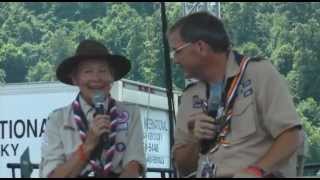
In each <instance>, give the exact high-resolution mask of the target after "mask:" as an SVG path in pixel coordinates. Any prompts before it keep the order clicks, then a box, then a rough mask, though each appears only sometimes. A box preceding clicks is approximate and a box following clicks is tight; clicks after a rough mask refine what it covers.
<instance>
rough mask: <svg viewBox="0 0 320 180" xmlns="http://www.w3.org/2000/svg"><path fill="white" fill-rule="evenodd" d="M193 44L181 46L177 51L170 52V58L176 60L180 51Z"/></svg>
mask: <svg viewBox="0 0 320 180" xmlns="http://www.w3.org/2000/svg"><path fill="white" fill-rule="evenodd" d="M190 45H191V43H185V44H182V45H181V46H179V47H177V48H176V49H174V50H172V51H171V52H170V58H171V59H174V57H175V56H176V54H177V53H179V52H180V51H182V50H183V49H184V48H186V47H188V46H190Z"/></svg>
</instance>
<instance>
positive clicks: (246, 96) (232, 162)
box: [175, 53, 300, 177]
mask: <svg viewBox="0 0 320 180" xmlns="http://www.w3.org/2000/svg"><path fill="white" fill-rule="evenodd" d="M239 71H240V69H239V65H238V64H237V62H236V61H235V57H234V54H233V53H230V54H229V57H228V61H227V67H226V78H230V77H233V76H235V75H236V74H237V73H238V72H239ZM237 92H238V96H237V97H236V100H235V104H234V107H233V116H232V119H231V130H230V132H229V133H228V135H227V136H226V140H227V141H229V142H230V146H229V147H224V146H220V148H219V149H218V150H217V151H216V152H214V153H210V154H209V158H210V159H211V160H213V161H214V163H215V164H216V166H217V176H218V177H225V176H226V177H232V176H233V175H234V174H235V173H237V172H239V171H240V170H241V169H242V168H246V167H247V166H249V165H252V164H255V163H257V162H258V161H259V159H260V158H261V157H262V156H263V155H264V154H266V153H267V151H268V150H269V149H270V147H271V145H272V143H273V142H274V139H275V138H276V137H278V136H279V135H280V134H281V133H282V132H284V131H286V130H287V129H289V128H292V127H294V126H297V125H299V126H300V120H299V118H298V115H297V113H296V111H295V107H294V104H293V102H292V98H291V96H290V95H289V91H288V89H287V85H286V84H285V83H284V81H283V80H282V78H281V75H280V74H279V72H278V71H277V70H276V69H275V68H274V67H273V66H272V64H271V63H270V62H269V61H266V60H262V61H252V62H249V64H248V67H247V69H246V72H245V74H244V77H243V79H242V81H241V82H240V86H239V89H238V91H237ZM198 99H206V85H205V83H203V82H198V83H196V84H194V85H192V86H190V87H189V88H187V89H186V90H185V92H184V93H183V95H182V98H181V105H180V106H179V110H178V116H177V124H176V130H175V146H179V145H181V144H188V143H195V142H197V140H196V139H195V138H194V137H193V136H192V135H191V134H190V133H189V132H188V128H187V117H189V116H190V115H191V114H193V113H196V112H202V108H201V107H200V106H199V103H198ZM204 158H205V156H202V155H200V158H199V164H198V167H201V163H202V161H203V160H204ZM274 168H275V169H276V170H280V172H281V173H283V175H285V176H289V177H291V176H295V175H296V156H295V155H293V156H292V157H291V158H290V159H289V160H288V161H286V162H283V163H282V164H279V165H278V166H277V167H274ZM197 176H198V177H199V176H200V172H199V168H198V172H197Z"/></svg>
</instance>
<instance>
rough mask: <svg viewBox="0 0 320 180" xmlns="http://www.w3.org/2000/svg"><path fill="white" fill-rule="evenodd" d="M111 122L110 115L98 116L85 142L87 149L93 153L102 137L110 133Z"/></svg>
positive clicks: (91, 125)
mask: <svg viewBox="0 0 320 180" xmlns="http://www.w3.org/2000/svg"><path fill="white" fill-rule="evenodd" d="M110 129H111V121H110V116H108V115H97V116H96V117H94V119H93V121H92V122H91V124H90V127H89V131H88V133H87V138H86V140H85V142H84V146H85V147H86V149H87V150H88V151H89V152H91V151H92V150H94V149H95V148H96V146H97V145H98V144H99V141H100V136H101V135H102V134H104V133H110Z"/></svg>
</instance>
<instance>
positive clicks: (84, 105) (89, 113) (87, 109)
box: [64, 95, 95, 130]
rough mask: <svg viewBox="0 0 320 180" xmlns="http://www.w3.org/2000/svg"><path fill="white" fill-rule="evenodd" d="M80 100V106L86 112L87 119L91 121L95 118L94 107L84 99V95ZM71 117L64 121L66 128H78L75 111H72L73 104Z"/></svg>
mask: <svg viewBox="0 0 320 180" xmlns="http://www.w3.org/2000/svg"><path fill="white" fill-rule="evenodd" d="M79 101H80V106H81V109H82V111H83V112H84V114H85V116H86V118H87V120H88V121H89V122H90V120H91V119H92V118H93V114H94V112H95V110H94V108H93V107H92V106H91V105H89V104H88V103H87V102H86V101H85V100H84V99H83V97H82V96H81V95H80V98H79ZM68 117H69V118H67V119H65V121H64V128H69V129H74V130H75V129H76V127H77V126H76V125H75V124H74V122H73V119H72V118H73V111H72V105H71V113H70V114H69V116H68Z"/></svg>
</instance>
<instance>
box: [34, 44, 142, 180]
mask: <svg viewBox="0 0 320 180" xmlns="http://www.w3.org/2000/svg"><path fill="white" fill-rule="evenodd" d="M129 70H130V62H129V60H127V59H126V58H125V57H123V56H120V55H112V54H110V53H109V51H108V50H107V48H106V47H105V46H104V45H103V44H101V43H99V42H97V41H94V40H84V41H82V42H81V43H80V45H79V46H78V48H77V51H76V54H75V55H74V56H72V57H69V58H67V59H65V60H63V61H62V63H61V64H60V65H59V66H58V68H57V71H56V73H57V78H58V79H59V80H60V81H61V82H63V83H65V84H69V85H74V86H78V87H79V89H80V93H79V94H78V96H77V97H76V99H75V100H74V101H73V102H72V103H71V104H70V105H68V106H66V107H62V108H59V109H57V110H55V111H53V112H52V113H51V114H50V115H49V118H48V121H47V125H46V131H45V134H44V137H43V143H42V154H41V163H40V177H87V176H93V177H139V176H141V175H142V174H143V172H144V169H145V155H144V148H143V134H142V133H143V131H142V125H141V121H140V113H139V109H138V107H136V106H134V105H132V104H124V103H120V102H116V101H115V100H114V99H113V98H112V97H111V96H110V94H109V92H110V89H111V85H112V82H114V81H117V80H119V79H121V78H122V77H123V76H125V75H126V74H127V73H128V72H129ZM97 92H99V93H100V94H99V93H98V94H99V95H100V96H101V95H102V96H101V97H102V103H101V104H103V106H102V107H104V109H103V111H105V112H106V113H102V114H101V113H100V114H98V113H97V112H95V111H96V109H97V108H94V101H95V100H94V99H93V96H95V95H96V94H97ZM101 97H100V99H101Z"/></svg>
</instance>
